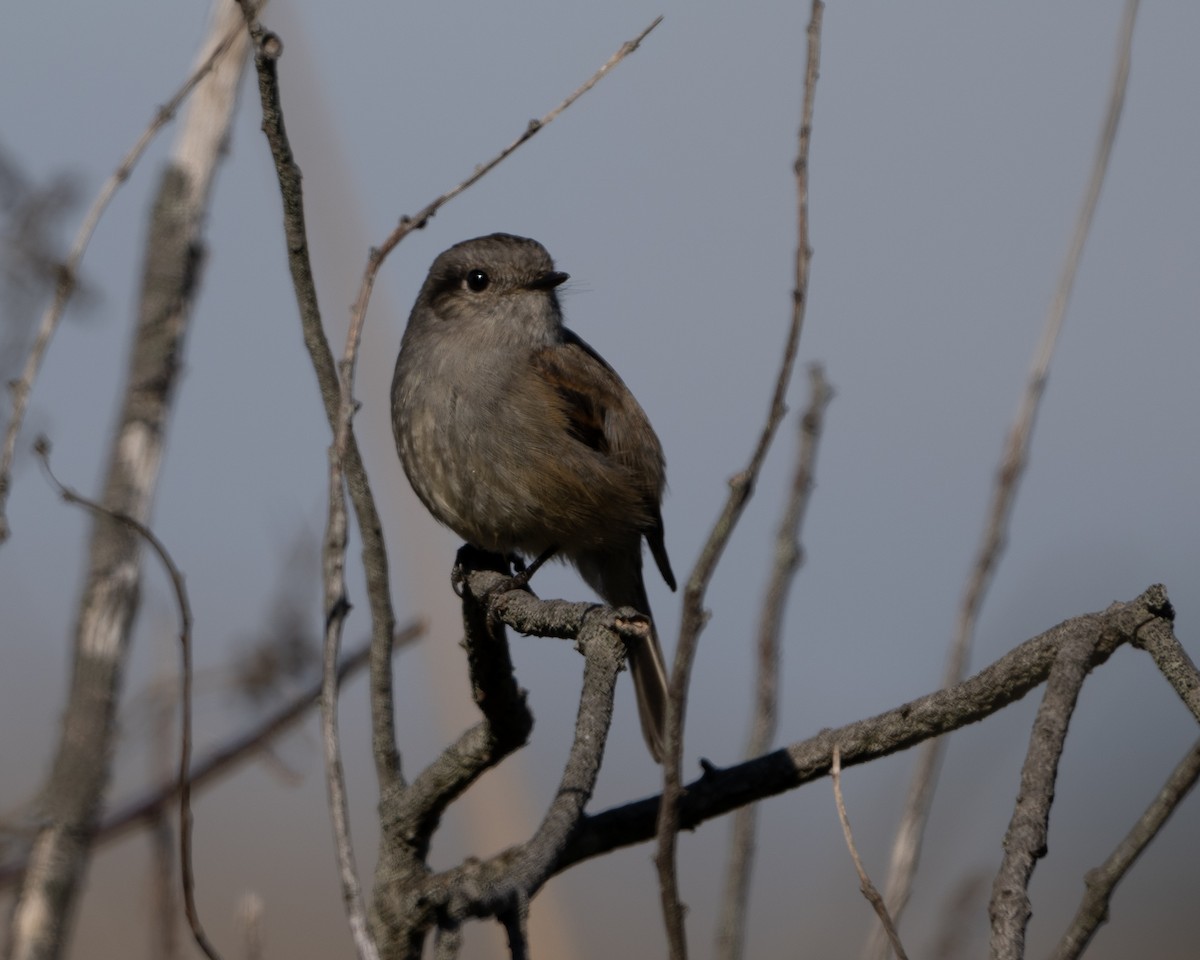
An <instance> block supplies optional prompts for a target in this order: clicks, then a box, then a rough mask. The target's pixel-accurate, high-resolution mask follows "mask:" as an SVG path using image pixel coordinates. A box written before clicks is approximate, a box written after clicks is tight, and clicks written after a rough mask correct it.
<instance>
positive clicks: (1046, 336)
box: [865, 0, 1138, 960]
mask: <svg viewBox="0 0 1200 960" xmlns="http://www.w3.org/2000/svg"><path fill="white" fill-rule="evenodd" d="M1137 7H1138V0H1127V4H1126V8H1125V19H1124V22H1123V24H1122V27H1121V35H1120V39H1119V41H1118V49H1117V63H1116V67H1115V69H1114V73H1113V80H1112V87H1111V90H1110V93H1109V102H1108V112H1107V116H1106V117H1105V121H1104V128H1103V130H1102V131H1101V134H1100V141H1099V143H1098V144H1097V147H1096V156H1095V159H1094V160H1093V163H1092V172H1091V178H1090V179H1089V181H1088V185H1087V189H1086V191H1085V194H1084V200H1083V204H1082V206H1081V208H1080V211H1079V217H1078V219H1077V220H1076V223H1075V232H1074V235H1073V237H1072V239H1071V245H1070V248H1069V249H1068V251H1067V258H1066V262H1065V263H1064V264H1063V269H1062V273H1061V275H1060V277H1059V281H1058V289H1057V291H1056V292H1055V295H1054V299H1053V300H1052V301H1051V303H1050V308H1049V311H1048V312H1047V315H1046V322H1045V326H1044V328H1043V330H1042V336H1041V340H1040V342H1039V343H1038V346H1037V351H1036V353H1035V355H1034V360H1033V366H1032V369H1031V370H1030V373H1029V381H1028V383H1027V384H1026V387H1025V393H1024V395H1023V397H1022V400H1021V407H1020V410H1019V411H1018V413H1017V418H1016V421H1015V422H1014V423H1013V426H1012V429H1011V431H1010V432H1009V435H1008V440H1007V442H1006V445H1005V449H1004V453H1003V456H1002V459H1001V462H1000V468H999V470H998V471H997V473H996V485H995V489H994V490H993V493H992V503H991V507H990V509H989V511H988V519H987V523H986V526H985V529H984V534H983V539H982V541H981V543H980V545H979V552H978V554H977V555H976V558H975V564H974V566H973V568H972V570H971V574H970V577H969V579H968V582H967V586H966V589H965V592H964V594H963V599H962V605H961V607H960V609H959V614H958V623H957V626H956V629H955V635H954V641H953V643H952V644H951V646H950V651H949V655H948V657H947V661H946V670H945V673H944V675H943V680H942V682H943V684H944V685H945V686H950V685H951V684H953V683H957V682H958V681H959V680H961V679H962V678H963V675H964V673H965V672H966V669H967V663H968V662H969V660H970V653H971V645H972V641H973V639H974V635H975V623H976V620H977V618H978V616H979V610H980V608H981V607H982V605H983V600H984V597H985V595H986V594H987V590H988V587H989V585H990V584H991V581H992V576H993V575H994V573H995V570H996V566H997V564H998V563H999V561H1000V556H1001V554H1002V553H1003V552H1004V541H1005V537H1006V533H1007V529H1008V523H1009V518H1010V517H1011V515H1012V508H1013V503H1014V501H1015V499H1016V495H1017V488H1018V486H1019V485H1020V481H1021V476H1022V475H1023V474H1024V472H1025V467H1026V465H1027V464H1028V462H1029V450H1030V444H1031V438H1032V435H1033V425H1034V421H1035V420H1036V418H1037V412H1038V408H1039V407H1040V405H1041V400H1042V394H1043V393H1044V392H1045V389H1046V380H1047V377H1048V376H1049V371H1050V361H1051V359H1052V357H1053V356H1054V348H1055V345H1056V344H1057V342H1058V335H1059V331H1060V330H1061V329H1062V323H1063V318H1064V316H1065V315H1066V312H1067V302H1068V301H1069V299H1070V296H1071V290H1072V288H1073V287H1074V285H1075V275H1076V273H1077V272H1078V268H1079V261H1080V259H1081V257H1082V255H1083V247H1084V243H1085V242H1086V241H1087V237H1088V234H1089V232H1090V231H1091V225H1092V217H1093V215H1094V213H1095V212H1096V204H1097V202H1098V201H1099V198H1100V189H1101V187H1102V186H1103V185H1104V177H1105V173H1106V172H1107V170H1108V159H1109V156H1110V155H1111V154H1112V147H1113V143H1114V141H1115V140H1116V135H1117V123H1118V121H1119V120H1120V117H1121V108H1122V106H1123V105H1124V102H1125V89H1126V86H1127V84H1128V80H1129V61H1130V50H1131V48H1132V45H1133V25H1134V19H1135V17H1136V15H1137ZM941 757H942V745H941V744H940V743H939V742H938V741H931V742H930V743H929V745H928V746H926V747H925V748H924V749H923V750H922V751H921V753H920V756H919V757H918V758H917V765H916V769H915V770H914V771H913V778H912V782H911V783H910V785H909V791H908V797H907V799H906V801H905V806H904V813H903V814H902V816H901V820H900V825H899V826H898V827H897V828H896V839H895V841H894V843H893V846H892V857H891V865H890V867H889V870H888V879H887V890H886V894H885V898H886V900H887V904H888V909H889V911H890V912H891V914H892V916H893V917H895V918H896V920H897V921H899V918H900V915H901V914H902V913H903V912H904V908H905V906H906V905H907V904H908V898H909V896H910V894H911V892H912V882H913V877H914V876H915V875H916V871H917V863H918V860H919V859H920V854H921V844H922V840H923V837H924V834H925V825H926V823H927V821H928V818H929V808H930V804H931V803H932V800H933V790H934V787H935V785H936V783H937V776H938V770H939V768H940V766H941ZM887 951H888V943H887V941H886V939H885V938H884V937H883V935H882V933H881V932H880V931H879V930H878V928H877V929H875V930H874V931H873V932H872V936H871V938H870V940H869V941H868V943H867V946H866V949H865V955H866V956H867V957H872V958H877V960H883V958H885V957H886V956H887Z"/></svg>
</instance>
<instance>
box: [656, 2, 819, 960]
mask: <svg viewBox="0 0 1200 960" xmlns="http://www.w3.org/2000/svg"><path fill="white" fill-rule="evenodd" d="M824 10H825V5H824V4H823V3H822V2H821V0H813V4H812V15H811V17H810V19H809V23H808V65H807V68H806V70H805V74H804V104H803V107H802V109H801V119H800V146H799V151H798V154H797V157H796V163H795V171H796V207H797V210H796V219H797V234H798V236H797V243H796V278H795V288H794V289H793V291H792V317H791V322H790V323H789V325H788V333H787V340H786V343H785V345H784V348H783V358H782V360H781V362H780V367H779V376H778V377H777V378H776V381H775V392H774V395H773V396H772V398H771V406H770V408H769V411H768V413H767V421H766V425H765V426H764V427H763V431H762V434H761V435H760V436H759V440H758V444H757V446H756V447H755V449H754V453H753V454H752V455H751V458H750V462H749V464H748V465H747V467H746V469H745V470H743V471H742V472H741V473H739V474H737V475H736V476H734V477H733V478H732V479H731V480H730V481H729V486H730V491H729V497H728V499H727V500H726V502H725V507H724V509H723V510H722V511H721V515H720V517H718V518H717V522H716V524H715V525H714V526H713V530H712V533H711V534H709V537H708V540H707V542H706V543H705V545H704V548H703V549H702V550H701V552H700V557H699V559H697V561H696V565H695V567H694V568H693V569H692V573H691V576H690V577H689V578H688V582H687V585H686V587H685V588H684V592H683V603H682V607H683V609H682V618H681V622H680V627H679V643H678V644H677V646H676V648H675V661H674V664H673V666H672V669H671V680H670V683H669V686H668V689H669V692H670V696H669V697H668V701H667V724H666V726H667V729H666V744H665V751H664V754H665V755H664V756H663V794H662V795H663V802H662V807H661V810H660V811H659V823H658V849H657V851H656V852H655V856H654V862H655V866H656V868H657V870H658V877H659V886H660V889H661V895H662V910H663V923H664V925H665V926H666V931H667V946H668V949H669V951H670V956H671V958H672V960H685V958H686V957H687V936H686V933H685V931H684V926H683V915H684V909H683V905H682V904H681V903H680V900H679V882H678V878H677V876H676V869H675V849H676V837H677V834H678V832H679V827H680V812H679V809H678V804H679V801H680V797H681V791H682V789H683V776H682V772H681V769H680V767H681V758H682V756H683V729H684V721H685V719H686V713H687V691H688V686H689V684H690V681H691V673H692V663H693V661H694V660H695V657H696V647H697V645H698V644H699V640H700V631H701V630H703V629H704V624H705V623H706V622H707V620H708V614H707V613H706V612H705V610H704V597H705V594H706V593H707V592H708V584H709V581H711V580H712V576H713V573H714V571H715V570H716V567H717V563H718V562H719V561H720V559H721V555H722V554H723V553H724V552H725V546H726V544H727V543H728V542H729V538H730V537H731V536H732V535H733V530H734V527H735V526H737V522H738V520H739V518H740V517H741V515H742V511H743V510H744V509H745V507H746V504H747V503H748V502H749V500H750V497H751V496H752V495H753V493H754V485H755V483H756V482H757V480H758V474H759V471H760V470H761V469H762V464H763V461H764V460H765V459H766V456H767V451H768V450H769V449H770V447H771V441H772V440H773V439H774V437H775V432H776V430H777V429H778V427H779V424H780V422H781V421H782V420H783V417H784V415H785V413H786V412H787V407H786V404H785V402H784V398H785V397H786V395H787V389H788V385H789V383H790V382H791V379H792V369H793V367H794V366H795V363H796V350H797V347H798V346H799V343H800V332H801V330H802V328H803V326H804V308H805V306H806V304H807V303H808V272H809V266H810V264H811V262H812V249H811V248H810V246H809V242H808V153H809V144H810V142H811V139H812V119H813V104H814V101H815V97H816V85H817V75H818V72H819V68H820V55H821V18H822V14H823V13H824Z"/></svg>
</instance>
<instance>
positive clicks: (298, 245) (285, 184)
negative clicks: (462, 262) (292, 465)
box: [238, 0, 404, 792]
mask: <svg viewBox="0 0 1200 960" xmlns="http://www.w3.org/2000/svg"><path fill="white" fill-rule="evenodd" d="M238 4H239V6H241V8H242V11H243V14H244V16H245V18H246V21H247V23H248V29H249V33H250V37H251V39H252V41H253V43H254V49H255V58H254V64H255V68H256V71H257V74H258V89H259V98H260V101H261V103H262V112H263V133H264V134H265V135H266V138H267V143H268V145H269V146H270V149H271V156H272V158H273V160H274V162H275V173H276V176H277V178H278V180H279V190H280V196H281V199H282V202H283V226H284V236H285V245H286V249H287V257H288V267H289V269H290V271H291V275H292V286H293V288H294V291H295V295H296V304H297V307H298V310H299V314H300V326H301V332H302V335H303V338H304V345H305V347H306V349H307V350H308V354H309V359H310V360H311V362H312V365H313V370H314V372H315V373H316V376H317V385H318V387H319V390H320V393H321V401H322V403H323V404H324V406H325V416H326V418H327V419H328V421H329V427H330V430H331V432H332V434H333V436H334V438H335V441H336V440H337V438H338V437H339V434H340V432H341V429H342V428H341V424H342V423H343V422H344V421H345V417H344V412H343V404H342V389H341V384H340V382H339V377H338V372H337V368H336V366H335V364H334V359H333V353H332V351H331V350H330V348H329V341H328V340H327V339H326V337H325V329H324V326H323V324H322V321H321V312H320V307H319V305H318V303H317V289H316V283H315V282H314V280H313V274H312V263H311V260H310V258H309V253H308V236H307V227H306V225H305V219H304V195H303V192H302V189H301V175H300V168H299V166H297V164H296V161H295V157H294V155H293V153H292V148H291V143H290V142H289V140H288V136H287V130H286V128H285V126H284V120H283V107H282V104H281V102H280V94H279V77H278V72H277V63H276V61H277V60H278V58H279V57H280V56H281V55H282V52H283V44H282V43H281V42H280V40H279V38H278V37H277V36H276V35H275V34H273V33H268V32H267V31H265V30H264V29H263V28H262V25H261V24H260V23H259V22H258V21H257V20H255V19H254V13H255V11H254V10H253V8H252V5H251V4H250V2H249V0H238ZM345 430H346V433H345V439H344V441H343V442H342V446H341V449H343V450H344V457H343V462H342V463H341V464H340V469H341V470H342V471H343V472H344V475H345V482H346V486H347V488H348V489H349V492H350V499H351V502H352V503H353V504H354V511H355V516H356V519H357V521H358V528H359V531H360V533H361V534H362V558H363V570H364V572H365V574H366V579H367V599H368V602H369V603H370V607H371V636H372V639H373V643H374V646H373V648H372V653H371V739H372V750H373V753H374V756H375V771H376V776H377V778H378V780H379V786H380V790H381V791H382V792H387V791H388V790H392V789H397V788H399V787H402V786H403V785H404V776H403V771H402V770H401V766H400V755H399V752H398V750H397V748H396V731H395V720H394V718H393V715H392V709H393V700H392V674H391V670H392V653H391V641H392V636H393V634H394V633H395V626H396V619H395V613H394V612H393V610H392V600H391V594H390V589H391V587H390V584H389V581H388V559H387V552H386V550H385V548H384V544H383V527H382V524H381V523H380V520H379V512H378V510H377V509H376V507H375V499H374V496H373V495H372V493H371V487H370V483H369V481H368V479H367V474H366V470H365V468H364V467H363V463H362V457H361V455H360V453H359V449H358V442H357V440H356V439H355V436H354V430H353V426H352V425H348V426H347V427H346V428H345Z"/></svg>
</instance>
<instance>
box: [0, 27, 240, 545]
mask: <svg viewBox="0 0 1200 960" xmlns="http://www.w3.org/2000/svg"><path fill="white" fill-rule="evenodd" d="M240 35H241V27H240V26H239V27H235V28H234V29H231V30H230V31H229V32H228V33H226V34H225V36H224V37H223V38H222V39H221V41H220V42H219V43H218V44H217V45H216V47H214V48H213V51H212V53H211V54H210V55H209V56H208V58H207V59H206V60H205V61H204V62H203V63H201V64H200V66H198V67H197V68H196V69H195V70H193V71H192V74H191V76H189V77H188V78H187V80H185V81H184V82H183V85H182V86H181V87H180V88H179V89H178V90H176V91H175V93H174V95H173V96H172V97H171V98H170V99H169V100H168V101H167V102H166V103H165V104H163V105H162V106H161V107H159V108H158V109H157V110H156V111H155V113H154V118H153V119H152V120H151V121H150V124H149V126H147V127H146V129H145V130H144V131H142V135H141V136H140V137H138V140H137V142H136V143H135V144H134V145H133V147H132V148H131V149H130V151H129V152H128V153H127V154H126V155H125V157H124V159H122V160H121V162H120V163H119V164H118V165H117V168H116V170H114V171H113V172H112V174H111V175H110V176H109V178H108V180H106V181H105V183H104V186H103V187H101V188H100V193H99V194H97V196H96V199H95V200H93V201H92V205H91V207H90V208H89V209H88V212H87V214H86V215H85V216H84V218H83V223H81V224H80V226H79V231H78V232H77V233H76V234H75V240H74V242H73V243H72V244H71V249H70V251H69V252H68V253H67V257H66V259H65V260H64V261H63V262H62V264H61V265H60V266H59V268H58V283H57V284H56V286H55V290H54V299H53V300H52V301H51V302H50V304H49V305H48V306H47V307H46V310H45V312H44V313H43V314H42V319H41V322H40V323H39V324H38V330H37V334H36V336H35V337H34V341H33V347H32V348H31V349H30V351H29V356H28V357H26V359H25V366H24V368H23V369H22V371H21V376H20V377H19V378H18V379H16V380H14V381H13V382H12V383H11V384H10V385H9V386H10V389H11V391H12V405H13V408H12V416H11V417H9V421H8V428H7V430H6V431H5V433H4V447H3V450H2V451H0V543H3V542H4V541H5V540H7V539H8V535H9V526H8V518H7V513H6V506H7V503H8V492H9V490H10V489H11V487H12V468H13V458H14V457H15V456H16V450H17V437H18V435H19V434H20V432H21V424H22V423H23V422H24V420H25V410H26V408H27V407H28V405H29V396H30V394H31V393H32V392H33V382H34V380H36V379H37V375H38V371H39V370H41V367H42V360H43V359H45V356H46V350H47V348H49V346H50V341H51V339H52V338H53V337H54V332H55V330H57V329H58V324H59V321H60V320H61V319H62V316H63V312H64V311H65V310H66V307H67V302H68V301H69V300H70V299H71V296H72V294H74V292H75V288H76V287H77V286H78V283H79V265H80V263H81V262H82V260H83V255H84V254H85V253H86V252H87V247H88V243H89V242H90V241H91V239H92V234H93V233H95V231H96V225H97V224H98V223H99V222H100V218H101V217H102V216H103V215H104V211H105V210H106V209H108V205H109V203H110V202H111V201H112V198H113V196H114V195H115V194H116V192H117V190H119V189H120V187H121V184H123V183H124V182H125V181H126V180H128V179H129V176H130V174H132V173H133V168H134V167H135V166H136V165H137V162H138V161H139V160H140V159H141V158H142V154H143V153H145V152H146V148H147V147H148V146H150V143H151V141H153V140H154V137H155V136H156V135H157V134H158V132H159V131H160V130H161V129H162V128H163V127H165V126H166V125H167V124H168V123H170V122H171V121H172V120H173V119H174V118H175V112H176V111H177V110H178V109H179V107H180V105H181V104H182V103H183V101H184V100H186V99H187V97H188V95H189V94H191V92H192V91H193V90H194V89H196V86H197V84H199V83H200V81H201V80H203V79H204V78H205V77H206V76H207V75H208V74H209V73H210V72H211V71H212V69H213V68H214V67H215V66H216V65H217V63H218V62H220V60H221V58H222V57H223V56H225V54H226V53H227V52H228V51H229V48H230V46H232V45H233V42H234V41H235V40H236V39H237V38H238V37H239V36H240Z"/></svg>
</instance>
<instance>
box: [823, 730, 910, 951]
mask: <svg viewBox="0 0 1200 960" xmlns="http://www.w3.org/2000/svg"><path fill="white" fill-rule="evenodd" d="M829 779H830V780H832V781H833V798H834V802H835V803H836V804H837V813H838V820H840V821H841V824H842V836H844V837H845V838H846V847H847V848H848V849H849V850H850V859H851V860H853V861H854V871H855V873H857V874H858V884H859V887H860V888H861V889H862V893H863V896H864V897H866V898H867V902H868V903H870V904H871V906H872V907H873V908H874V910H875V913H876V914H877V915H878V916H879V922H880V923H881V924H882V925H883V929H884V930H885V931H887V937H888V941H889V942H890V943H891V945H892V949H893V950H895V951H896V956H897V957H898V958H899V960H908V954H906V953H905V952H904V945H903V944H902V943H901V942H900V934H898V933H897V932H896V925H895V924H894V923H892V918H891V917H890V916H889V915H888V911H887V907H885V906H884V905H883V897H881V896H880V895H879V891H878V890H876V889H875V884H873V883H872V882H871V878H870V877H869V876H868V875H867V870H866V868H865V867H864V866H863V864H862V858H861V857H860V856H859V855H858V847H857V846H855V843H854V833H853V831H852V830H851V829H850V815H849V814H848V813H846V800H845V798H844V797H843V796H842V752H841V750H840V749H839V748H838V745H837V744H836V743H835V744H834V745H833V766H832V767H831V768H830V771H829Z"/></svg>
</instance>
